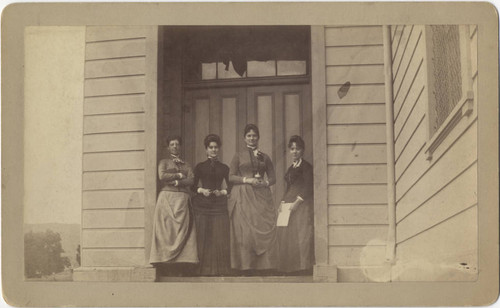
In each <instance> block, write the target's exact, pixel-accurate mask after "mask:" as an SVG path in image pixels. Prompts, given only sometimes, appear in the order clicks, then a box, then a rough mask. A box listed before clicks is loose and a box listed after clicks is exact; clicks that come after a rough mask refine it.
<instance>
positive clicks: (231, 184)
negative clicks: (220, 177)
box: [224, 168, 233, 194]
mask: <svg viewBox="0 0 500 308" xmlns="http://www.w3.org/2000/svg"><path fill="white" fill-rule="evenodd" d="M226 170H227V172H225V174H224V180H225V181H226V186H227V187H226V191H227V193H228V194H230V193H231V189H232V188H233V183H231V182H230V181H229V168H227V169H226Z"/></svg>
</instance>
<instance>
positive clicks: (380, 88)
mask: <svg viewBox="0 0 500 308" xmlns="http://www.w3.org/2000/svg"><path fill="white" fill-rule="evenodd" d="M340 88H341V85H337V86H335V85H330V86H328V88H327V89H326V92H327V93H326V96H327V103H328V104H374V103H375V104H376V103H384V102H385V86H384V85H383V84H380V85H351V86H350V88H349V92H348V95H346V96H343V97H341V96H339V94H338V92H339V90H340Z"/></svg>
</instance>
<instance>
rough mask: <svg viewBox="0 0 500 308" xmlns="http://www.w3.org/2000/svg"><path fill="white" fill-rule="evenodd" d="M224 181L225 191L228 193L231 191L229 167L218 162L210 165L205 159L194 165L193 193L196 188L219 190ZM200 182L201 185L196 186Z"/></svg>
mask: <svg viewBox="0 0 500 308" xmlns="http://www.w3.org/2000/svg"><path fill="white" fill-rule="evenodd" d="M224 180H225V181H226V185H227V188H226V190H227V192H228V193H229V192H230V191H231V184H230V183H229V167H228V166H227V165H225V164H223V163H221V162H219V161H215V162H214V163H212V162H211V160H210V159H207V160H206V161H204V162H201V163H199V164H198V165H196V167H195V169H194V184H193V191H194V192H196V190H197V189H198V187H203V188H208V189H210V190H221V189H222V182H223V181H224ZM200 181H201V185H198V183H199V182H200Z"/></svg>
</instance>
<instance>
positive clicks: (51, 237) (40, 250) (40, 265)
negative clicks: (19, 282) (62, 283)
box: [24, 229, 71, 278]
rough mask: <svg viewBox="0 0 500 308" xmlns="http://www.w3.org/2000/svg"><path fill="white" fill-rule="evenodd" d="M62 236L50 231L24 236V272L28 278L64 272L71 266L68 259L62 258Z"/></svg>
mask: <svg viewBox="0 0 500 308" xmlns="http://www.w3.org/2000/svg"><path fill="white" fill-rule="evenodd" d="M63 252H64V250H63V249H62V246H61V236H60V235H59V233H55V232H53V231H52V230H50V229H47V230H46V231H45V232H33V231H30V232H29V233H26V234H24V268H25V269H24V272H25V275H26V277H28V278H32V277H41V276H42V275H51V274H54V273H59V272H62V271H63V270H64V269H65V268H66V267H68V266H70V265H71V263H70V262H69V259H68V257H62V256H61V253H63Z"/></svg>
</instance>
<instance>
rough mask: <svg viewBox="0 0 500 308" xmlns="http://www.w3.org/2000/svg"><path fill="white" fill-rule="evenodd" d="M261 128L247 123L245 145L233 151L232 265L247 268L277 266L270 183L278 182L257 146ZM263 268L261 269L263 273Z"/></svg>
mask: <svg viewBox="0 0 500 308" xmlns="http://www.w3.org/2000/svg"><path fill="white" fill-rule="evenodd" d="M259 136H260V135H259V129H258V128H257V126H255V125H253V124H248V125H247V126H246V127H245V131H244V140H245V143H246V145H247V147H246V149H245V150H243V151H241V152H237V153H236V154H235V155H234V158H233V160H232V161H231V165H230V172H229V181H230V182H231V183H233V185H234V186H233V188H232V191H231V197H230V198H229V200H228V208H229V217H230V224H231V225H230V227H231V267H232V268H234V269H237V270H243V271H246V272H244V273H243V274H253V273H250V272H249V271H248V270H270V269H276V266H277V261H278V259H277V246H276V210H275V207H274V205H273V197H272V193H271V189H270V188H269V187H270V186H271V185H274V183H275V182H276V176H275V173H274V166H273V163H272V162H271V159H270V158H269V156H267V154H265V153H263V152H261V151H260V150H259V149H258V144H259ZM263 273H264V272H262V271H261V272H260V274H263Z"/></svg>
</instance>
